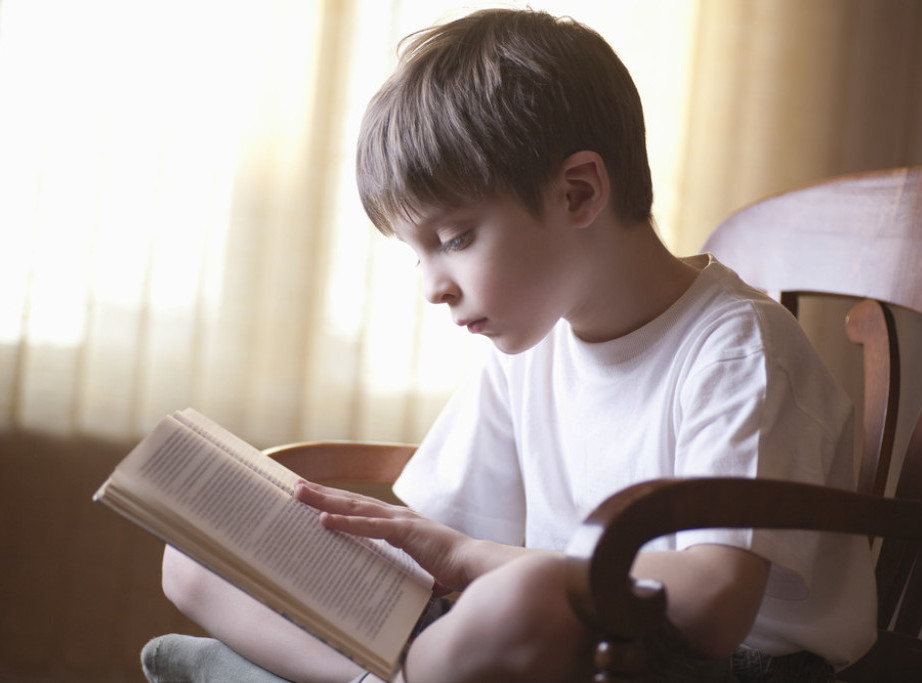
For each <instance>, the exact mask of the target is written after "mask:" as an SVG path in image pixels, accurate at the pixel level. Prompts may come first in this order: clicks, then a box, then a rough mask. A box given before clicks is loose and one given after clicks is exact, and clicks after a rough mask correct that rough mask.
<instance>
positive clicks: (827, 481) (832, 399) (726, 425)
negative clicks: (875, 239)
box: [675, 316, 851, 599]
mask: <svg viewBox="0 0 922 683" xmlns="http://www.w3.org/2000/svg"><path fill="white" fill-rule="evenodd" d="M749 323H750V324H752V325H753V326H754V328H753V329H752V330H747V329H739V328H736V329H734V328H728V329H727V331H726V332H725V333H726V334H731V335H737V337H738V338H739V339H740V340H744V341H740V342H739V343H737V342H736V341H735V340H727V339H724V340H719V339H718V340H713V341H714V346H715V347H716V348H719V349H721V351H720V354H718V355H716V356H715V357H709V356H708V354H707V353H706V352H705V353H703V354H702V359H703V360H702V362H701V364H700V365H699V366H697V367H696V368H695V370H694V371H693V372H692V373H690V374H689V377H688V378H687V381H686V382H685V383H684V386H683V388H682V391H681V392H680V394H679V396H678V400H679V401H680V406H679V412H678V414H679V415H680V416H681V417H680V427H679V429H678V430H677V444H676V464H675V468H676V476H679V477H695V476H731V477H732V476H737V477H749V478H753V477H759V478H768V479H785V480H793V481H801V482H806V483H814V484H820V485H848V476H847V474H846V473H843V472H840V471H837V469H836V468H837V467H838V468H841V464H842V463H848V462H850V459H849V454H850V453H851V438H850V436H851V409H850V406H849V404H848V402H847V400H844V398H842V399H840V398H838V397H839V396H840V395H841V394H840V392H839V391H838V390H837V389H836V387H834V386H832V385H831V382H833V381H834V380H832V378H831V377H829V376H828V373H826V372H825V370H824V369H823V368H822V364H821V363H820V361H819V359H818V358H814V357H809V356H810V355H811V354H812V349H810V348H809V347H807V346H806V345H805V344H806V341H805V340H798V341H797V344H796V345H795V346H794V347H793V348H794V351H795V352H793V353H792V352H790V349H791V347H790V346H788V345H787V342H786V341H785V342H784V343H779V340H778V336H779V335H794V336H795V337H796V336H797V335H799V334H800V332H799V329H794V328H793V327H791V326H790V325H789V324H788V322H787V321H786V320H778V319H774V320H772V321H771V324H770V325H764V324H760V323H764V321H763V320H761V319H760V318H759V317H758V316H753V317H752V318H751V319H750V320H749ZM801 341H802V343H801ZM779 345H780V346H782V348H778V347H779ZM823 542H824V540H823V538H822V537H821V534H818V533H815V532H808V531H776V530H762V529H757V530H749V529H701V530H693V531H688V532H682V533H680V534H677V537H676V546H677V547H678V548H686V547H689V546H691V545H697V544H700V543H718V544H725V545H733V546H738V547H742V548H747V549H750V550H752V551H753V552H755V553H757V554H759V555H761V556H762V557H765V558H766V559H768V560H770V561H771V562H772V565H773V566H772V571H771V575H770V577H769V586H768V589H767V593H768V594H769V595H775V596H777V597H785V598H788V599H798V598H802V597H803V596H804V595H805V593H806V591H807V590H809V586H810V585H811V583H812V577H813V570H814V565H815V558H816V557H817V553H818V552H821V551H822V549H821V548H820V547H819V545H820V544H822V543H823Z"/></svg>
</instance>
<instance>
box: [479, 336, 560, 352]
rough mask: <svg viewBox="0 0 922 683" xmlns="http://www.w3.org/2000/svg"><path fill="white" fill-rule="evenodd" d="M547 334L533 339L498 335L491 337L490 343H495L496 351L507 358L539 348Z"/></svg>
mask: <svg viewBox="0 0 922 683" xmlns="http://www.w3.org/2000/svg"><path fill="white" fill-rule="evenodd" d="M546 336H547V334H542V335H541V336H536V337H535V338H532V337H525V336H521V337H517V336H512V335H504V334H501V335H496V336H491V337H489V339H490V341H491V342H493V346H495V347H496V349H497V350H498V351H500V352H502V353H504V354H506V355H507V356H515V355H517V354H519V353H524V352H525V351H528V350H529V349H532V348H534V347H535V346H537V345H538V344H539V343H540V342H541V340H542V339H544V338H545V337H546Z"/></svg>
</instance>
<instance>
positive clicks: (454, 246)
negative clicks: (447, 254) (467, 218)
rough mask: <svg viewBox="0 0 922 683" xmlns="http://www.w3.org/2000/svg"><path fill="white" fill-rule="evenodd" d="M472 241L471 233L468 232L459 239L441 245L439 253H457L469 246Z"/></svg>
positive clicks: (454, 238) (455, 238)
mask: <svg viewBox="0 0 922 683" xmlns="http://www.w3.org/2000/svg"><path fill="white" fill-rule="evenodd" d="M470 239H471V231H470V230H467V231H465V232H463V233H461V234H460V235H458V236H457V237H453V238H452V239H450V240H448V241H446V242H442V243H441V244H440V245H439V251H457V250H458V249H462V248H464V247H465V246H467V243H468V242H470Z"/></svg>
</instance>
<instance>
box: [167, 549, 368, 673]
mask: <svg viewBox="0 0 922 683" xmlns="http://www.w3.org/2000/svg"><path fill="white" fill-rule="evenodd" d="M163 589H164V592H165V593H166V595H167V597H168V598H169V599H170V600H172V601H173V603H174V604H176V606H177V607H178V608H179V609H180V611H182V612H183V613H184V614H185V615H186V616H188V617H189V618H190V619H192V620H193V621H195V622H196V623H197V624H199V625H200V626H202V628H204V629H205V630H206V631H208V633H210V634H211V635H212V636H214V637H215V638H217V639H218V640H220V641H222V642H223V643H225V644H226V645H227V646H228V647H229V648H231V649H232V650H233V651H235V652H236V653H237V654H239V655H240V656H242V657H243V658H245V659H246V660H249V661H250V662H253V663H255V664H256V665H258V666H259V667H261V668H264V669H266V670H268V671H271V672H272V673H274V674H276V675H278V676H280V677H282V678H283V679H286V680H291V681H297V682H301V681H303V682H306V683H344V682H345V681H351V680H352V679H354V678H355V677H356V676H358V675H359V674H361V673H362V670H361V669H360V667H358V666H357V665H356V664H355V663H353V662H351V661H349V660H348V659H346V658H345V657H343V656H342V655H340V654H339V653H337V652H336V651H334V650H333V649H331V648H330V647H328V646H327V645H325V644H324V643H322V642H321V641H319V640H317V639H316V638H314V637H313V636H311V635H309V634H308V633H306V632H304V631H303V630H301V629H300V628H298V627H297V626H295V625H294V624H292V623H291V622H290V621H288V620H286V619H285V618H284V617H282V616H280V615H279V614H277V613H275V612H274V611H272V610H271V609H269V608H268V607H266V606H265V605H263V604H262V603H260V602H258V601H257V600H254V599H253V598H251V597H250V596H249V595H247V594H246V593H244V592H242V591H240V590H239V589H237V588H235V587H234V586H233V585H231V584H230V583H227V582H226V581H224V580H223V579H221V578H220V577H219V576H217V575H216V574H213V573H212V572H210V571H208V570H207V569H205V568H203V567H202V566H201V565H199V564H198V563H197V562H195V561H194V560H191V559H189V558H188V557H186V556H185V555H183V554H182V553H180V552H178V551H177V550H175V549H173V548H167V550H166V552H165V553H164V556H163Z"/></svg>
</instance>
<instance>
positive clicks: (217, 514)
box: [100, 417, 432, 661]
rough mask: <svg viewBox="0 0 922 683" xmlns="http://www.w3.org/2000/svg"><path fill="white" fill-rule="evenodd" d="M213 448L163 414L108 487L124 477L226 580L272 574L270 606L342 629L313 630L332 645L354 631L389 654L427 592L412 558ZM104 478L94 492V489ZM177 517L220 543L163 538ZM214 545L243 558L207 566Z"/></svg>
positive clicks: (155, 524)
mask: <svg viewBox="0 0 922 683" xmlns="http://www.w3.org/2000/svg"><path fill="white" fill-rule="evenodd" d="M254 450H255V449H254ZM221 452H222V449H220V448H218V447H217V446H216V445H215V443H214V442H213V440H212V439H210V438H208V437H206V436H203V435H202V434H200V433H198V432H197V431H195V430H192V429H190V428H188V427H187V426H186V425H184V424H182V423H181V422H179V421H178V420H177V419H176V418H175V417H169V418H165V419H164V420H163V421H162V422H161V423H160V425H158V426H157V428H155V430H154V431H153V432H152V433H151V435H150V436H148V437H147V438H146V439H145V440H144V441H143V442H142V443H141V444H140V445H139V446H138V447H137V448H136V449H135V450H134V451H132V453H131V454H130V455H129V456H128V458H126V460H125V461H123V463H122V465H120V466H119V468H117V470H116V472H115V474H113V477H112V478H111V479H110V483H109V484H108V485H107V487H113V488H117V489H118V491H119V494H118V496H121V495H127V494H126V489H127V488H128V485H127V482H129V481H130V482H132V484H131V487H130V488H131V489H133V490H134V491H135V492H136V496H137V497H138V498H139V499H141V500H143V501H148V502H149V504H150V505H151V506H152V508H153V509H154V510H153V512H154V514H156V515H159V517H160V519H159V520H149V521H148V523H147V524H146V525H147V526H149V528H151V529H152V530H153V531H155V533H158V534H159V535H162V536H165V537H166V538H167V540H168V541H169V542H173V543H174V544H175V545H177V547H179V548H180V550H183V551H184V552H186V553H188V554H190V555H192V556H193V557H195V558H196V559H198V560H199V561H200V562H203V564H206V566H210V567H211V568H212V569H214V570H215V571H218V573H222V574H226V573H227V572H228V571H231V572H232V573H233V572H239V573H240V576H226V578H228V579H229V580H231V581H232V582H235V583H238V582H239V580H240V579H241V578H243V579H245V580H248V581H257V580H259V578H260V576H262V575H265V576H267V577H269V578H270V579H271V580H272V582H273V583H275V584H277V588H276V589H273V595H272V596H270V597H271V599H272V600H273V601H275V602H276V603H277V605H275V606H276V608H277V609H280V610H281V611H284V612H285V613H286V614H287V615H288V616H289V617H290V618H292V619H293V620H294V621H296V622H297V623H300V624H301V625H302V626H304V627H306V628H308V630H311V631H313V632H315V633H318V630H317V629H318V628H320V624H321V622H322V621H329V622H330V623H331V624H334V625H335V626H336V628H337V629H338V630H339V631H341V634H339V635H337V634H335V633H332V634H331V633H329V632H326V631H320V632H319V633H318V635H321V636H324V637H325V638H326V639H327V640H328V641H329V642H331V644H333V645H334V646H337V647H341V646H343V645H344V643H346V642H347V641H348V640H349V639H350V637H357V638H358V639H360V640H362V641H364V642H365V643H366V645H367V647H368V648H369V649H370V651H372V652H374V653H375V654H376V655H379V656H381V657H383V658H384V659H385V660H387V661H396V657H397V656H398V655H399V653H400V651H401V649H402V648H403V646H404V644H405V642H406V639H407V637H408V636H409V633H410V631H411V630H412V628H413V626H414V625H415V621H416V618H417V617H418V616H419V614H420V612H421V611H422V609H423V607H424V606H425V604H426V603H427V601H428V599H429V597H430V595H431V589H432V580H431V577H429V576H428V574H426V573H425V572H422V570H419V569H418V567H416V571H412V572H409V573H408V572H407V571H405V570H404V568H402V567H400V566H398V565H396V564H394V563H393V562H390V561H382V558H381V556H380V555H379V554H378V553H377V552H370V551H369V548H368V547H367V545H366V544H365V543H362V542H361V540H363V539H356V538H355V537H352V536H348V535H345V534H341V533H338V532H333V531H329V530H327V529H324V528H323V527H322V525H321V524H320V521H319V514H318V513H317V511H316V510H313V509H312V508H310V507H308V506H306V505H304V504H302V503H300V502H299V501H297V500H295V499H294V498H292V497H291V495H290V494H289V493H287V492H285V491H283V490H282V489H281V488H279V486H278V485H276V484H275V483H273V482H271V481H269V480H267V479H265V478H263V477H260V476H254V475H253V470H252V469H251V468H250V467H248V466H247V465H246V464H244V463H242V462H240V461H239V460H237V459H233V458H228V457H223V456H220V453H221ZM256 453H259V451H256ZM216 454H219V455H218V457H216ZM259 457H265V456H262V454H259ZM283 469H284V468H283ZM286 471H287V470H286ZM107 487H104V489H103V490H101V492H100V494H101V497H102V498H103V499H105V497H106V491H105V489H106V488H107ZM118 496H116V497H118ZM154 501H155V502H154ZM132 505H133V506H136V504H132ZM180 518H182V519H186V520H190V521H191V523H193V524H194V525H195V526H196V527H197V528H198V529H199V532H200V533H199V534H198V535H200V536H202V537H204V538H206V539H214V540H215V541H214V542H215V543H216V544H217V545H221V546H225V547H226V550H224V551H218V550H216V549H211V550H206V551H205V555H208V557H206V556H205V555H202V554H201V553H197V552H196V550H195V549H193V548H190V547H188V545H186V547H183V546H184V544H189V543H191V538H192V537H191V536H187V537H186V539H185V541H184V542H183V541H180V542H177V541H175V540H173V541H171V540H170V535H169V534H168V533H166V531H165V527H168V526H169V525H170V524H173V525H180V524H179V522H178V520H179V519H180ZM204 545H205V546H207V545H208V544H207V542H206V543H205V544H204ZM222 552H223V554H224V555H225V556H226V555H227V553H231V554H232V555H233V556H234V557H237V558H240V559H241V560H242V563H240V565H239V566H237V567H234V568H233V569H231V568H230V567H229V566H227V563H226V562H225V563H224V565H223V566H216V562H217V564H219V565H221V564H222V562H221V561H220V555H221V553H222ZM410 562H412V561H410ZM413 564H414V566H415V563H413ZM222 569H223V570H224V571H222ZM254 595H255V596H256V597H257V598H260V599H264V598H265V597H267V596H265V595H257V594H256V593H254ZM402 603H406V604H402ZM401 620H402V623H401Z"/></svg>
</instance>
